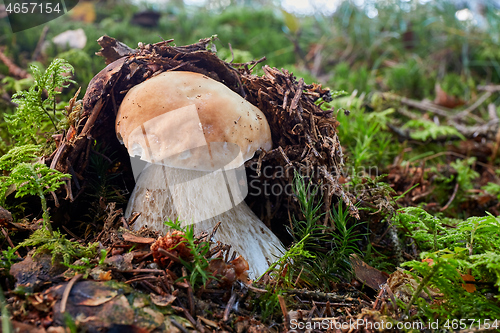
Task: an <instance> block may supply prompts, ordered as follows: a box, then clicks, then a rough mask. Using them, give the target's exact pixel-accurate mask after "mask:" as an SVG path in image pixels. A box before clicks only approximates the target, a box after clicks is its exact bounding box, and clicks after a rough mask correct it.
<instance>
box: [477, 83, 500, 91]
mask: <svg viewBox="0 0 500 333" xmlns="http://www.w3.org/2000/svg"><path fill="white" fill-rule="evenodd" d="M477 90H481V91H490V92H495V91H500V85H498V84H497V85H493V84H488V85H485V86H478V87H477Z"/></svg>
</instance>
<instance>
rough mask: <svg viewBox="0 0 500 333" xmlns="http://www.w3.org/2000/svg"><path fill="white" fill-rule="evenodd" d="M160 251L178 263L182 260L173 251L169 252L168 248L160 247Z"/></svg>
mask: <svg viewBox="0 0 500 333" xmlns="http://www.w3.org/2000/svg"><path fill="white" fill-rule="evenodd" d="M158 252H160V253H161V254H163V255H164V256H165V257H168V259H170V260H172V261H174V262H177V263H180V262H181V260H180V259H179V258H177V257H176V256H174V255H173V254H172V253H170V252H168V251H167V250H165V249H164V248H161V247H160V248H159V249H158Z"/></svg>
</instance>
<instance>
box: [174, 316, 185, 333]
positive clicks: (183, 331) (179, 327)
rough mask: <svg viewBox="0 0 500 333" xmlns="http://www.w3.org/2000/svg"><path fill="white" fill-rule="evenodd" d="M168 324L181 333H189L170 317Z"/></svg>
mask: <svg viewBox="0 0 500 333" xmlns="http://www.w3.org/2000/svg"><path fill="white" fill-rule="evenodd" d="M170 322H171V323H172V325H174V326H175V327H177V328H178V329H179V330H180V331H181V332H182V333H189V332H188V330H186V329H185V328H184V326H182V325H181V324H179V323H178V322H176V321H175V319H172V318H171V317H170Z"/></svg>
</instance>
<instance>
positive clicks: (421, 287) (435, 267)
mask: <svg viewBox="0 0 500 333" xmlns="http://www.w3.org/2000/svg"><path fill="white" fill-rule="evenodd" d="M439 268H440V264H434V265H433V267H432V270H431V271H430V273H429V274H428V275H427V276H426V277H424V278H423V279H422V281H421V282H420V284H419V285H418V288H417V290H415V292H414V293H413V295H412V296H411V299H410V302H408V305H407V306H406V310H405V314H406V315H408V314H409V313H410V308H411V306H412V304H413V302H415V300H416V299H417V297H418V296H419V295H420V293H421V292H422V290H424V288H425V286H426V285H427V284H428V283H429V281H430V280H431V278H432V277H433V276H434V274H436V273H437V271H438V269H439Z"/></svg>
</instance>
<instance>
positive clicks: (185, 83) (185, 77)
mask: <svg viewBox="0 0 500 333" xmlns="http://www.w3.org/2000/svg"><path fill="white" fill-rule="evenodd" d="M116 133H117V136H118V139H119V140H120V141H121V142H122V143H123V144H124V145H125V146H126V147H127V149H128V152H129V154H130V156H131V157H133V156H139V157H140V159H141V160H143V161H146V162H147V165H146V166H145V168H144V170H143V171H142V172H141V174H140V175H139V177H138V179H137V182H136V186H135V188H134V191H133V192H132V195H131V197H130V200H129V203H128V206H127V209H126V212H125V217H130V216H131V215H132V213H134V212H140V213H141V215H140V216H139V218H138V219H137V220H136V222H135V223H134V225H133V226H134V228H135V229H139V228H141V227H143V226H147V227H148V228H150V229H153V230H156V231H162V232H166V230H167V227H166V225H165V224H164V221H166V220H167V219H171V220H175V219H179V220H180V221H182V223H183V224H184V225H186V224H194V229H195V232H202V231H207V232H209V233H210V231H211V230H212V229H213V227H214V226H215V225H216V223H217V222H219V221H221V222H222V223H221V225H220V227H219V228H218V230H217V232H216V233H215V235H214V240H216V241H220V242H222V243H225V244H229V245H231V246H232V249H233V250H234V251H235V252H237V253H238V254H240V255H242V256H243V257H244V258H245V259H246V260H247V261H248V264H249V267H250V269H249V274H250V277H251V278H257V277H259V276H260V275H262V274H263V273H265V271H266V270H267V269H268V268H269V265H270V264H271V263H272V262H274V261H275V260H277V259H278V258H279V257H281V256H282V254H283V253H284V252H285V249H284V247H283V245H282V244H281V242H280V240H279V239H278V238H277V237H276V236H275V235H274V234H273V233H272V231H271V230H270V229H269V228H268V227H267V226H266V225H265V224H264V223H263V222H262V221H261V220H260V219H259V218H258V217H257V216H256V215H255V213H254V212H253V211H252V210H251V209H250V208H249V207H248V206H247V205H246V203H245V201H244V200H243V199H244V198H245V196H246V194H247V192H248V188H247V186H246V173H245V167H244V162H245V161H247V160H249V159H250V158H252V157H253V155H254V154H255V152H256V151H257V150H259V149H261V148H262V149H265V150H270V149H271V147H272V140H271V131H270V128H269V124H268V123H267V121H266V118H265V116H264V114H263V113H262V111H260V110H259V109H258V108H256V107H255V106H253V105H252V104H251V103H249V102H248V101H246V100H245V99H243V98H242V97H241V96H240V95H238V94H236V93H235V92H233V91H232V90H231V89H229V88H228V87H227V86H225V85H224V84H222V83H220V82H217V81H215V80H213V79H210V78H208V77H207V76H205V75H202V74H198V73H192V72H181V71H175V72H166V73H162V74H160V75H157V76H154V77H152V78H150V79H148V80H146V81H145V82H143V83H141V84H138V85H136V86H135V87H133V88H132V89H130V90H129V91H128V93H127V95H126V96H125V98H124V100H123V102H122V103H121V105H120V108H119V110H118V114H117V117H116Z"/></svg>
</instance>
